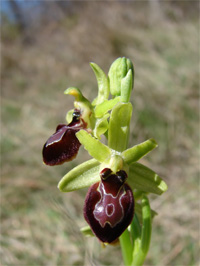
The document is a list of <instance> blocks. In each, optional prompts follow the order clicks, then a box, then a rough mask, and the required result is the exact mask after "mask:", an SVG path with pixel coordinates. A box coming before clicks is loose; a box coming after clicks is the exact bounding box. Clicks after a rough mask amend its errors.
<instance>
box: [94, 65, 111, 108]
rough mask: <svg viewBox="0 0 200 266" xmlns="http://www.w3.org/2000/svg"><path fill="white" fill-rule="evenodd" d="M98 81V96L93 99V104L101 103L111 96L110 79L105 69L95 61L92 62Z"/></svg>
mask: <svg viewBox="0 0 200 266" xmlns="http://www.w3.org/2000/svg"><path fill="white" fill-rule="evenodd" d="M90 66H91V67H92V69H93V71H94V74H95V76H96V79H97V83H98V89H99V90H98V96H97V98H96V99H95V100H94V101H93V103H92V104H93V105H97V104H100V103H102V102H104V101H105V100H107V99H108V96H109V81H108V78H107V76H106V74H105V73H104V71H103V70H102V69H101V68H100V67H99V66H98V65H97V64H95V63H90Z"/></svg>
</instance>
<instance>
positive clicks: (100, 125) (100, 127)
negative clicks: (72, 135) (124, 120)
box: [93, 114, 109, 139]
mask: <svg viewBox="0 0 200 266" xmlns="http://www.w3.org/2000/svg"><path fill="white" fill-rule="evenodd" d="M108 117H109V114H106V115H104V116H103V117H102V118H100V119H97V120H96V124H95V128H94V130H93V135H94V136H95V138H97V139H100V136H101V135H103V134H104V133H105V132H106V131H107V130H108Z"/></svg>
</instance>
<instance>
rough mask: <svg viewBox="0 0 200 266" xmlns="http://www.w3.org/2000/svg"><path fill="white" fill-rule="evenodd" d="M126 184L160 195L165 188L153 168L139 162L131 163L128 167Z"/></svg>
mask: <svg viewBox="0 0 200 266" xmlns="http://www.w3.org/2000/svg"><path fill="white" fill-rule="evenodd" d="M127 181H128V184H129V185H130V186H131V187H132V189H138V190H142V191H145V192H150V193H154V194H158V195H161V194H162V193H163V192H165V191H166V190H167V185H166V183H165V182H164V181H163V180H162V178H161V177H159V176H158V175H157V174H156V173H155V172H154V171H153V170H151V169H149V168H148V167H146V166H144V165H143V164H140V163H133V164H131V165H130V168H129V176H128V180H127Z"/></svg>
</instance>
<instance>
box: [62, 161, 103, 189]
mask: <svg viewBox="0 0 200 266" xmlns="http://www.w3.org/2000/svg"><path fill="white" fill-rule="evenodd" d="M98 181H100V177H99V162H98V161H97V160H95V159H91V160H89V161H87V162H84V163H82V164H80V165H78V166H76V167H75V168H73V169H72V170H71V171H70V172H68V173H67V174H66V175H65V176H64V177H63V178H62V179H61V180H60V182H59V183H58V188H59V189H60V190H61V191H62V192H70V191H74V190H78V189H81V188H85V187H89V186H91V185H92V184H94V183H96V182H98Z"/></svg>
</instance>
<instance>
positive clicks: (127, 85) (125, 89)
mask: <svg viewBox="0 0 200 266" xmlns="http://www.w3.org/2000/svg"><path fill="white" fill-rule="evenodd" d="M132 88H133V75H132V70H131V69H129V71H128V73H127V75H126V77H124V78H123V79H122V81H121V101H122V102H129V100H130V96H131V91H132Z"/></svg>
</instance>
